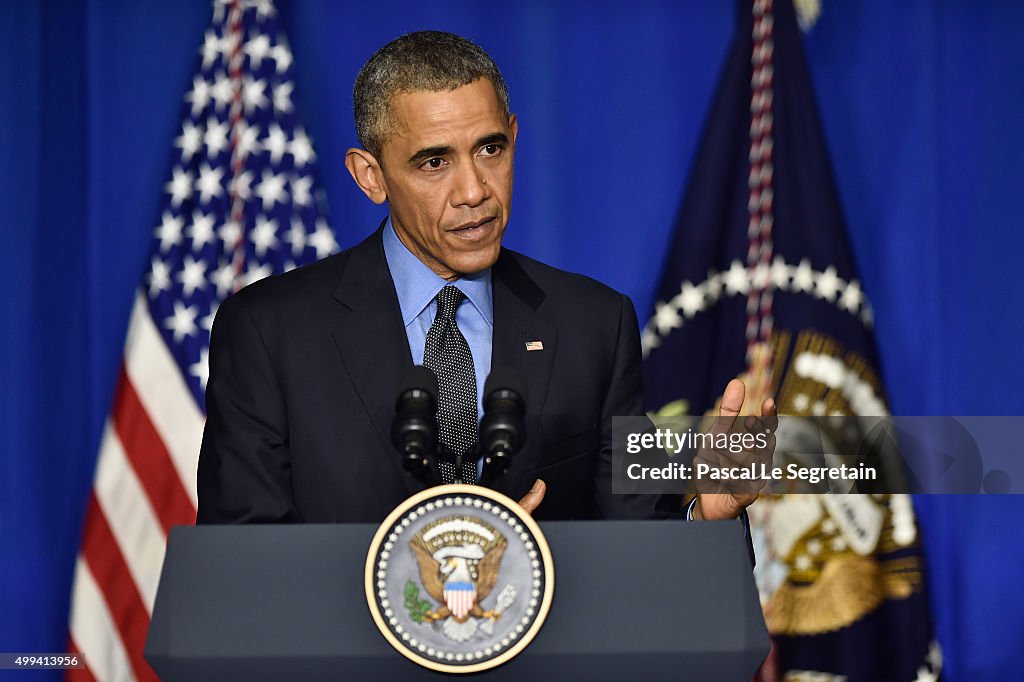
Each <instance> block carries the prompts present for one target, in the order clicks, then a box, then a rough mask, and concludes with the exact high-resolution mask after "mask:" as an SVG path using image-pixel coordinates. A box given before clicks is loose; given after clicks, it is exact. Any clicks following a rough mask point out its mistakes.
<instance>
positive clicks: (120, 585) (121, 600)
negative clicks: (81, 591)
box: [82, 493, 158, 680]
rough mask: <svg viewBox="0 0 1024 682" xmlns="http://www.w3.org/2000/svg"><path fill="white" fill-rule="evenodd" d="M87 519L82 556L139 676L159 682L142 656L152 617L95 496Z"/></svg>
mask: <svg viewBox="0 0 1024 682" xmlns="http://www.w3.org/2000/svg"><path fill="white" fill-rule="evenodd" d="M85 518H86V521H85V537H84V538H83V540H82V556H83V557H84V558H85V562H86V563H87V564H88V565H89V570H91V571H92V574H93V576H95V578H96V584H97V585H99V587H100V590H102V592H103V598H104V599H105V600H106V602H107V608H108V609H109V611H110V616H111V618H112V619H113V621H114V623H115V624H116V625H117V631H118V633H120V635H121V641H122V642H123V643H124V648H125V651H127V652H128V660H130V661H131V664H132V668H133V669H134V671H135V676H136V678H138V679H139V680H158V678H157V676H156V673H154V672H153V670H152V668H150V667H149V664H148V663H146V660H145V658H143V656H142V649H143V646H144V645H145V643H146V631H147V630H148V629H149V613H148V611H147V610H146V606H145V605H144V604H143V603H142V598H141V597H140V596H139V591H138V588H137V587H136V586H135V582H134V581H133V580H132V575H131V572H130V571H129V570H128V565H127V564H126V563H125V562H124V557H123V556H121V550H120V549H119V548H118V546H117V541H116V540H115V539H114V535H113V533H111V531H110V526H109V525H108V523H107V517H106V516H105V515H104V514H103V510H102V509H101V508H100V505H99V503H98V502H97V501H96V494H95V493H93V494H92V495H90V496H89V507H88V509H87V511H86V516H85Z"/></svg>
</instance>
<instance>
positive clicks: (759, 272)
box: [751, 263, 772, 289]
mask: <svg viewBox="0 0 1024 682" xmlns="http://www.w3.org/2000/svg"><path fill="white" fill-rule="evenodd" d="M751 279H752V280H753V283H754V288H755V289H767V288H768V283H769V282H770V281H771V279H772V271H771V267H770V266H769V265H768V264H767V263H758V264H757V265H756V266H755V267H754V275H753V277H752V278H751Z"/></svg>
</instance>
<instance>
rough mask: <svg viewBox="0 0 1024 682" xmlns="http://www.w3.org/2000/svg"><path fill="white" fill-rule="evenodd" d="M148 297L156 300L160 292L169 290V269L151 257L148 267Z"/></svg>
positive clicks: (157, 259) (165, 264) (160, 261)
mask: <svg viewBox="0 0 1024 682" xmlns="http://www.w3.org/2000/svg"><path fill="white" fill-rule="evenodd" d="M147 279H148V280H149V297H150V298H156V296H157V295H158V294H159V293H160V292H161V291H167V290H168V289H170V288H171V269H170V268H168V267H167V263H164V262H163V261H162V260H160V259H159V258H157V257H155V256H154V257H153V260H152V262H151V263H150V266H149V275H148V276H147Z"/></svg>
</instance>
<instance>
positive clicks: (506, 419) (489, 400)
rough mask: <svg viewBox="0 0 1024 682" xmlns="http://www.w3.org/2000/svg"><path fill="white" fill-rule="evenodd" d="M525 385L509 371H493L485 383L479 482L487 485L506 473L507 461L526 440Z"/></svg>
mask: <svg viewBox="0 0 1024 682" xmlns="http://www.w3.org/2000/svg"><path fill="white" fill-rule="evenodd" d="M525 392H526V390H525V385H524V383H523V380H522V377H521V376H520V375H519V372H517V371H516V370H514V369H512V368H511V367H495V368H494V369H492V370H491V373H490V374H489V375H488V376H487V381H486V383H484V418H483V420H482V421H481V422H480V446H481V453H482V455H483V458H484V466H483V472H482V474H481V480H482V481H483V482H484V483H490V482H491V481H493V480H494V479H496V478H497V477H498V476H501V475H502V474H504V473H505V472H506V471H508V466H509V461H510V459H511V457H512V455H514V454H515V453H516V452H518V451H519V448H521V447H522V446H523V441H524V440H525V439H526V423H525V422H526V420H525V414H526V403H525V402H524V401H523V394H524V393H525Z"/></svg>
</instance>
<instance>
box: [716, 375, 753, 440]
mask: <svg viewBox="0 0 1024 682" xmlns="http://www.w3.org/2000/svg"><path fill="white" fill-rule="evenodd" d="M746 393H747V387H746V386H744V385H743V382H742V381H740V380H739V379H733V380H732V381H730V382H729V385H728V386H726V387H725V392H724V393H722V403H721V405H719V408H718V420H717V421H716V422H715V428H716V429H718V430H719V432H720V433H724V432H726V431H728V430H729V429H731V428H732V423H733V420H735V419H736V415H738V414H739V413H740V410H742V409H743V397H744V396H745V395H746Z"/></svg>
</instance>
